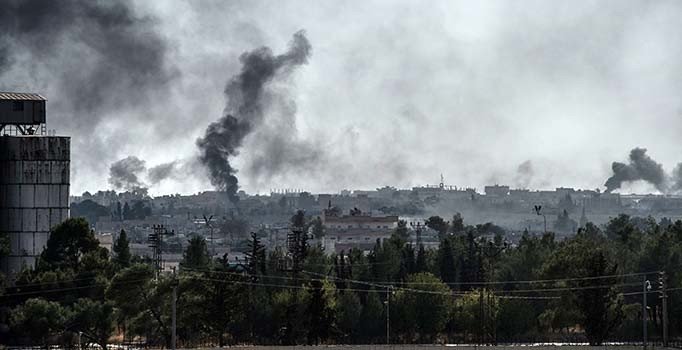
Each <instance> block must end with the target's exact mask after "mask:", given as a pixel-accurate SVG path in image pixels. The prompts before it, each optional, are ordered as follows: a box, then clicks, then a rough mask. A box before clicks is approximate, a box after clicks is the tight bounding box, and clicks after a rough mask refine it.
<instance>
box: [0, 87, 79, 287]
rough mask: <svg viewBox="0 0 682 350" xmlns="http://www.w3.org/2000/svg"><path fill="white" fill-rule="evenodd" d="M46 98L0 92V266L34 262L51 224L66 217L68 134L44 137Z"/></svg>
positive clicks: (9, 267) (14, 268) (15, 268)
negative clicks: (5, 241) (1, 252)
mask: <svg viewBox="0 0 682 350" xmlns="http://www.w3.org/2000/svg"><path fill="white" fill-rule="evenodd" d="M45 103H46V99H45V98H44V97H42V96H41V95H38V94H25V93H0V232H3V233H6V234H7V235H8V236H9V241H10V253H9V256H8V257H6V258H4V259H2V261H0V266H1V267H2V270H3V271H4V272H6V273H9V274H14V273H16V272H19V271H20V270H21V267H22V265H27V266H33V265H34V264H35V261H36V258H37V257H38V256H39V255H40V253H41V252H42V251H43V249H44V248H45V244H46V243H47V240H48V238H49V236H50V229H51V228H52V227H54V226H55V225H57V224H59V223H61V222H63V221H64V220H66V219H67V218H68V217H69V173H70V171H69V168H70V142H71V140H70V138H68V137H58V136H48V135H47V132H46V126H45V121H46V118H45Z"/></svg>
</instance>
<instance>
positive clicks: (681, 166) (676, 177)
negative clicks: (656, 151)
mask: <svg viewBox="0 0 682 350" xmlns="http://www.w3.org/2000/svg"><path fill="white" fill-rule="evenodd" d="M672 190H673V191H674V192H677V193H679V192H682V163H677V165H676V166H675V169H673V175H672Z"/></svg>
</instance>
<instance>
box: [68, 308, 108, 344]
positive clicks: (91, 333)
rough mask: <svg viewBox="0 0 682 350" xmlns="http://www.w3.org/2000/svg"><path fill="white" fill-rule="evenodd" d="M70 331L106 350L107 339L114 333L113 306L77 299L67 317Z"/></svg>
mask: <svg viewBox="0 0 682 350" xmlns="http://www.w3.org/2000/svg"><path fill="white" fill-rule="evenodd" d="M69 324H70V325H71V329H72V330H74V331H77V332H82V333H83V336H84V337H85V338H86V339H90V340H92V341H93V342H95V343H97V344H99V346H101V347H102V350H106V349H107V344H108V343H109V337H111V334H112V333H113V332H114V305H113V304H112V303H111V302H107V301H105V302H98V301H94V300H91V299H87V298H82V299H78V301H77V302H76V304H74V305H73V311H72V312H71V315H70V317H69Z"/></svg>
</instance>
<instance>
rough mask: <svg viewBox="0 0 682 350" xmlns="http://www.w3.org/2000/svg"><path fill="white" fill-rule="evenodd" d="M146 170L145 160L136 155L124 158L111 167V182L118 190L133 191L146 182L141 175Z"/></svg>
mask: <svg viewBox="0 0 682 350" xmlns="http://www.w3.org/2000/svg"><path fill="white" fill-rule="evenodd" d="M145 170H146V167H145V162H144V161H143V160H141V159H139V158H137V157H135V156H129V157H126V158H123V159H121V160H119V161H117V162H114V163H113V164H111V167H109V184H111V186H113V187H114V189H117V190H126V191H133V190H137V189H140V188H143V187H146V186H145V184H144V183H143V182H142V180H141V179H140V175H141V174H142V173H144V172H145Z"/></svg>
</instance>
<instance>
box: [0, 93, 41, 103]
mask: <svg viewBox="0 0 682 350" xmlns="http://www.w3.org/2000/svg"><path fill="white" fill-rule="evenodd" d="M0 100H19V101H47V99H46V98H45V97H43V96H42V95H41V94H34V93H27V92H0Z"/></svg>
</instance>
